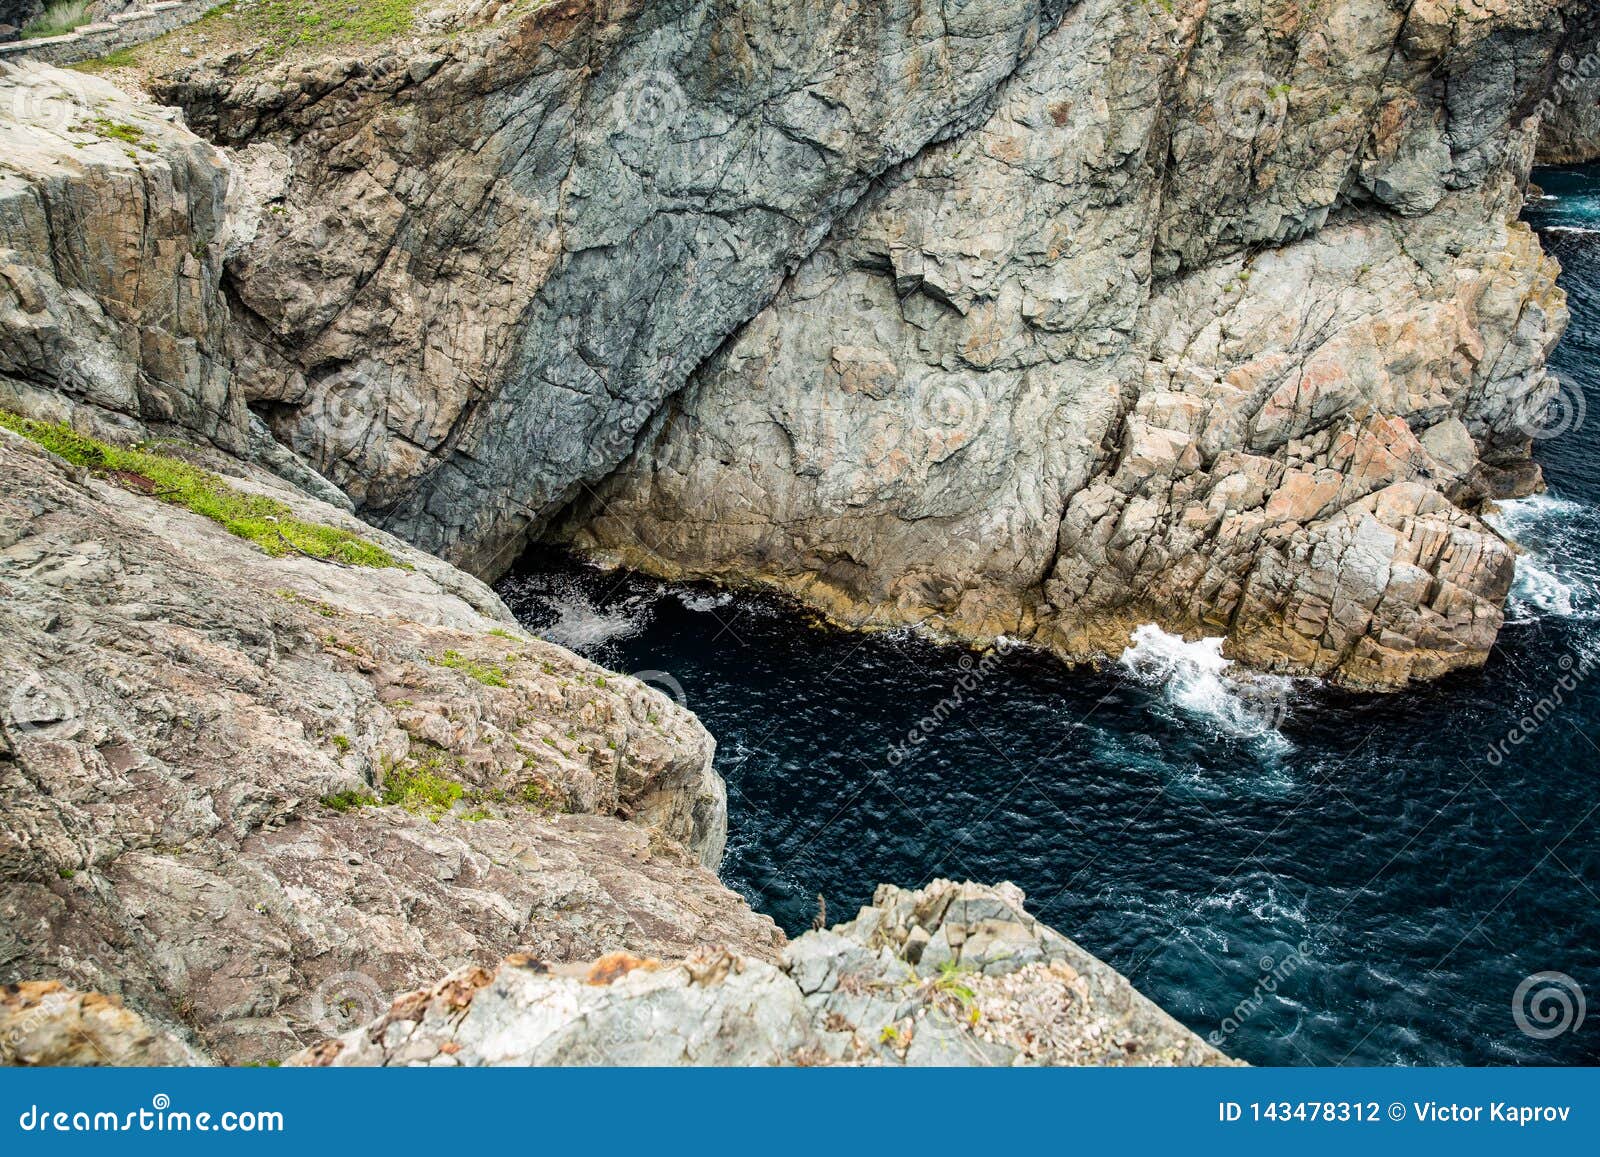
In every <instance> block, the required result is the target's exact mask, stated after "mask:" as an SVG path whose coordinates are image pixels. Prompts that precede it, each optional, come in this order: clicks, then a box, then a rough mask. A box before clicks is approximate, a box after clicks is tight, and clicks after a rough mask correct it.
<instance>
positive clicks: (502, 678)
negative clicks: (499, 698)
mask: <svg viewBox="0 0 1600 1157" xmlns="http://www.w3.org/2000/svg"><path fill="white" fill-rule="evenodd" d="M433 662H435V663H437V664H438V665H439V666H441V667H449V668H450V669H451V670H452V671H460V672H461V673H462V674H463V675H465V676H467V677H468V678H469V679H476V680H477V681H478V682H480V683H482V684H483V685H484V686H486V687H509V686H510V685H511V682H510V674H511V673H510V672H509V671H507V670H506V669H505V668H504V667H502V666H500V665H499V664H498V663H480V662H478V661H477V660H476V659H469V658H467V657H466V656H465V655H463V654H462V653H461V652H460V651H446V652H445V653H444V654H443V655H441V656H439V658H437V659H435V660H433Z"/></svg>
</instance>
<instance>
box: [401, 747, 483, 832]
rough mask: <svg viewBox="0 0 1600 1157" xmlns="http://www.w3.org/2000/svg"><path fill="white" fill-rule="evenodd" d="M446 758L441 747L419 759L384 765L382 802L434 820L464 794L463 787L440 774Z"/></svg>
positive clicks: (439, 817)
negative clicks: (418, 760) (385, 767)
mask: <svg viewBox="0 0 1600 1157" xmlns="http://www.w3.org/2000/svg"><path fill="white" fill-rule="evenodd" d="M446 761H447V757H446V755H445V753H444V752H443V751H435V752H434V753H433V754H432V755H429V756H428V757H427V758H426V759H424V760H422V761H421V762H419V763H410V762H407V763H398V764H395V765H394V766H393V767H390V768H388V769H387V770H386V771H385V772H384V775H383V802H384V803H385V804H388V805H389V806H390V807H403V808H405V809H406V811H408V812H411V813H412V814H413V815H425V816H427V817H428V818H429V819H431V820H433V821H434V822H435V823H437V822H438V821H439V820H440V819H441V818H442V817H443V816H444V815H445V813H446V812H448V811H449V810H450V809H451V808H453V807H455V806H456V803H457V802H458V801H459V800H460V799H461V797H462V796H464V795H466V788H464V787H462V786H461V784H459V783H457V782H456V781H455V780H453V779H451V778H450V777H449V776H447V775H443V774H441V773H442V772H443V770H444V767H445V765H446Z"/></svg>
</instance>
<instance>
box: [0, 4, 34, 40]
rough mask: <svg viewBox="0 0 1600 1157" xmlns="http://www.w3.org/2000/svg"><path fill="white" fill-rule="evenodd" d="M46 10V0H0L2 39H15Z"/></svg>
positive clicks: (0, 38)
mask: <svg viewBox="0 0 1600 1157" xmlns="http://www.w3.org/2000/svg"><path fill="white" fill-rule="evenodd" d="M43 11H44V0H0V40H15V39H17V38H18V37H19V36H20V35H21V34H22V30H23V28H24V27H26V26H27V23H28V21H30V20H32V19H34V18H35V17H37V16H38V15H39V14H40V13H41V12H43Z"/></svg>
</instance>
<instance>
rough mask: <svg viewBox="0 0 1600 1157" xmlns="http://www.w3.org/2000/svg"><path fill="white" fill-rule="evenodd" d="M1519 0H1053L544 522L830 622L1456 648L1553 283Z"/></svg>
mask: <svg viewBox="0 0 1600 1157" xmlns="http://www.w3.org/2000/svg"><path fill="white" fill-rule="evenodd" d="M1557 16H1558V13H1557V6H1556V5H1552V4H1538V3H1534V4H1526V3H1522V4H1519V3H1510V4H1498V5H1492V6H1480V7H1479V8H1475V9H1473V10H1472V11H1471V12H1470V13H1463V12H1456V11H1455V10H1453V9H1450V8H1448V7H1445V6H1436V5H1432V4H1426V3H1424V4H1416V5H1391V4H1388V3H1385V2H1383V0H1348V2H1345V3H1341V4H1337V5H1333V6H1323V7H1320V8H1315V9H1313V8H1311V7H1307V6H1303V5H1297V4H1291V3H1277V2H1269V3H1254V2H1245V0H1239V2H1233V0H1223V2H1212V3H1209V4H1199V3H1190V4H1183V3H1179V4H1176V5H1150V4H1146V5H1127V4H1122V3H1119V2H1116V0H1085V2H1084V3H1081V4H1079V5H1078V6H1076V7H1075V8H1074V9H1072V10H1071V11H1070V12H1069V13H1068V15H1067V16H1066V18H1065V19H1064V20H1063V22H1062V24H1061V26H1060V27H1058V28H1057V29H1055V30H1054V31H1053V32H1050V33H1048V34H1046V35H1044V36H1043V37H1042V38H1041V40H1040V43H1039V46H1038V48H1037V49H1036V50H1035V51H1034V53H1033V54H1032V55H1031V56H1030V58H1029V59H1028V61H1027V62H1026V63H1025V64H1024V65H1022V67H1021V68H1020V69H1019V70H1018V72H1017V73H1016V74H1015V76H1013V77H1012V78H1011V79H1010V80H1009V81H1008V82H1007V83H1006V84H1005V85H1004V86H1003V87H1002V90H1001V92H1000V94H999V99H998V104H997V107H996V109H995V111H994V113H993V115H992V116H991V118H990V119H989V120H988V121H987V123H985V124H984V125H983V126H981V127H979V128H977V129H975V130H974V131H973V132H971V133H969V134H967V135H965V136H963V137H961V138H960V139H957V140H952V141H949V142H947V143H943V144H939V145H936V146H934V147H933V148H930V149H929V150H927V151H926V152H925V153H924V154H923V155H921V156H920V157H919V158H918V159H917V160H916V161H914V162H912V163H910V164H908V165H906V166H904V167H903V168H902V169H900V170H899V171H897V172H896V173H894V174H893V175H892V176H891V177H890V178H889V179H886V180H885V181H884V182H882V183H881V184H880V185H879V186H878V187H877V188H875V189H874V190H873V192H872V193H871V194H869V195H868V196H867V197H865V198H864V199H863V200H862V202H861V203H860V204H859V205H858V206H856V207H855V209H853V210H852V212H851V213H850V214H849V215H848V216H847V217H846V218H845V219H844V220H843V221H842V222H841V223H840V224H839V226H838V227H837V228H836V229H835V231H834V233H833V235H832V236H831V237H830V238H829V239H828V240H827V242H825V243H824V244H823V245H822V246H821V247H820V248H819V250H818V251H817V252H816V253H815V254H813V255H812V256H811V257H810V258H809V259H808V260H807V261H806V263H805V264H804V265H803V266H802V267H801V268H800V269H799V270H798V271H797V272H796V273H795V275H794V276H793V277H792V278H791V279H790V280H789V282H788V283H787V284H786V285H785V287H784V289H783V291H782V292H781V293H780V294H779V296H778V298H777V300H776V301H775V302H774V303H773V304H772V305H771V306H769V307H768V308H767V309H766V310H765V311H764V312H763V313H762V314H761V315H759V316H758V317H757V318H756V319H754V320H753V321H751V322H750V323H749V324H747V325H746V326H745V327H744V328H743V329H742V330H741V331H740V332H739V334H738V335H737V336H736V337H735V338H734V339H733V340H731V341H730V342H729V343H728V344H727V345H726V346H724V347H723V349H721V350H720V351H719V352H718V353H717V354H716V355H715V356H714V357H713V358H712V359H711V360H710V361H709V362H708V363H707V364H706V365H705V366H704V367H702V368H701V369H700V370H699V371H698V372H697V373H696V375H695V377H694V379H693V380H692V383H691V385H690V387H689V388H688V389H687V390H686V391H685V392H683V393H682V394H681V395H679V396H678V397H676V398H675V399H674V400H673V401H672V402H671V403H670V404H669V406H668V407H667V409H666V412H665V413H664V414H663V415H661V416H660V417H659V418H658V419H657V420H656V421H655V423H654V424H653V426H652V427H651V429H650V430H649V432H648V435H647V438H646V439H645V441H644V443H643V445H642V446H641V448H640V450H639V451H638V453H637V454H636V455H635V456H634V457H633V458H632V459H631V460H630V462H629V463H628V464H627V465H625V466H624V467H623V469H622V470H621V471H620V472H619V473H618V475H617V476H615V477H614V478H613V479H612V480H611V481H610V482H609V483H608V484H607V485H606V486H604V487H602V488H600V489H599V490H598V492H597V493H596V494H595V495H594V496H593V498H592V499H590V500H589V501H586V502H581V503H579V504H578V506H577V508H576V509H575V511H574V512H573V514H572V516H571V518H570V520H569V523H568V533H570V534H571V535H572V536H573V537H574V538H575V540H576V541H577V543H578V544H579V545H580V546H583V547H585V548H587V549H589V550H591V551H596V552H598V553H600V554H602V555H603V556H607V557H612V558H616V559H618V560H620V561H624V562H627V563H630V564H632V565H635V566H639V567H642V568H644V569H647V570H652V571H656V572H658V573H665V574H671V575H701V576H712V577H716V578H722V579H726V580H730V581H748V580H751V579H754V580H757V581H763V582H767V583H771V584H775V585H778V586H781V587H783V588H785V589H787V590H790V591H792V592H795V593H797V594H799V595H800V596H801V597H803V598H805V599H806V600H808V601H810V602H812V603H814V604H816V605H819V606H822V607H823V608H825V609H826V610H828V611H829V612H830V613H831V614H833V615H834V616H835V617H836V618H839V619H841V620H844V621H847V622H853V623H899V622H921V623H926V624H929V625H932V626H936V627H939V628H942V629H944V630H946V631H948V632H952V633H955V634H958V635H961V636H965V637H969V638H975V639H979V640H984V639H991V638H993V637H995V636H997V635H1000V634H1005V635H1010V636H1020V637H1023V638H1026V639H1029V640H1032V641H1034V642H1037V643H1041V644H1044V645H1046V646H1049V647H1050V648H1051V649H1053V650H1055V651H1056V652H1057V653H1060V654H1062V655H1065V656H1068V657H1072V658H1084V657H1089V656H1092V655H1094V654H1096V653H1103V652H1110V653H1112V654H1116V653H1117V652H1118V651H1120V650H1121V649H1122V648H1123V647H1124V646H1126V645H1127V643H1128V640H1129V637H1130V635H1131V632H1132V630H1133V628H1134V627H1135V626H1137V625H1138V624H1139V623H1141V622H1150V621H1154V622H1157V623H1159V624H1161V625H1162V626H1163V627H1165V628H1166V629H1168V630H1172V631H1180V632H1188V633H1191V634H1195V633H1205V634H1211V635H1227V636H1228V637H1229V647H1230V651H1231V653H1233V654H1234V655H1236V656H1237V657H1239V658H1242V659H1245V660H1246V661H1248V662H1250V663H1251V664H1253V665H1256V666H1259V667H1264V668H1269V669H1274V670H1281V671H1288V672H1294V673H1310V674H1317V675H1327V676H1330V677H1332V678H1334V679H1336V680H1338V681H1341V682H1344V683H1346V684H1349V685H1353V686H1360V687H1392V686H1396V685H1401V684H1404V683H1405V682H1406V681H1408V680H1409V679H1416V678H1429V677H1433V676H1437V675H1439V674H1442V673H1443V672H1445V671H1448V670H1451V669H1454V668H1457V667H1462V666H1473V665H1477V664H1480V663H1481V662H1482V661H1483V660H1484V658H1485V657H1486V655H1487V653H1488V650H1489V648H1490V646H1491V645H1492V643H1493V641H1494V639H1495V636H1496V633H1497V631H1498V629H1499V626H1500V623H1501V604H1502V602H1503V599H1504V596H1505V594H1506V592H1507V590H1508V588H1509V584H1510V582H1511V578H1512V550H1511V548H1509V547H1508V546H1507V544H1506V543H1504V542H1503V541H1502V540H1501V539H1500V537H1499V536H1498V535H1497V534H1496V533H1495V532H1494V531H1493V530H1491V529H1490V528H1488V527H1487V526H1486V525H1484V524H1483V523H1482V522H1481V521H1480V520H1479V519H1478V517H1477V516H1476V515H1477V511H1478V509H1479V507H1480V505H1481V503H1482V502H1483V501H1484V500H1485V499H1486V498H1487V497H1489V496H1492V495H1496V494H1505V493H1515V492H1522V491H1525V490H1526V489H1527V488H1529V487H1531V486H1533V485H1536V484H1537V474H1536V471H1535V470H1533V469H1532V468H1531V467H1529V466H1528V465H1527V464H1526V461H1525V460H1526V454H1527V448H1528V445H1529V441H1530V434H1536V433H1539V432H1540V430H1539V429H1538V426H1537V422H1538V420H1539V417H1540V415H1541V412H1542V410H1543V406H1544V403H1545V400H1546V399H1547V398H1548V397H1549V396H1550V395H1551V394H1552V393H1553V392H1554V390H1555V389H1556V383H1555V381H1554V379H1553V378H1550V377H1549V376H1548V375H1547V374H1546V373H1545V370H1544V359H1545V356H1546V355H1547V354H1548V352H1549V351H1550V349H1551V348H1552V347H1553V346H1554V343H1555V342H1556V340H1557V339H1558V338H1559V336H1560V334H1561V332H1562V329H1563V327H1564V325H1565V321H1566V312H1565V304H1564V298H1563V295H1562V294H1561V291H1560V290H1559V289H1557V288H1556V286H1555V282H1554V278H1555V274H1556V272H1557V270H1556V268H1555V265H1554V263H1553V262H1551V261H1549V260H1547V259H1546V258H1544V257H1543V255H1542V254H1541V252H1540V250H1539V246H1538V243H1537V241H1536V239H1535V238H1534V237H1533V236H1532V234H1531V233H1530V232H1529V231H1528V230H1527V229H1526V228H1525V227H1523V226H1522V225H1520V224H1517V223H1515V215H1516V213H1517V210H1518V208H1519V207H1520V203H1521V201H1520V191H1519V190H1520V182H1521V180H1522V179H1523V178H1524V177H1525V174H1526V170H1527V166H1528V165H1529V163H1530V162H1531V152H1532V134H1533V132H1534V131H1535V129H1536V124H1537V122H1536V121H1528V122H1523V121H1520V120H1519V119H1518V110H1519V109H1520V108H1522V106H1523V105H1524V104H1525V103H1527V102H1528V101H1529V98H1530V97H1531V96H1532V95H1534V94H1535V89H1534V85H1535V84H1536V83H1537V82H1536V80H1535V79H1534V78H1536V77H1537V76H1538V74H1539V72H1540V70H1541V68H1542V64H1543V62H1544V61H1545V60H1546V59H1548V58H1549V57H1550V56H1551V54H1553V53H1554V52H1555V50H1556V48H1557V46H1558V45H1559V43H1560V40H1561V34H1562V32H1561V23H1560V21H1559V19H1557Z"/></svg>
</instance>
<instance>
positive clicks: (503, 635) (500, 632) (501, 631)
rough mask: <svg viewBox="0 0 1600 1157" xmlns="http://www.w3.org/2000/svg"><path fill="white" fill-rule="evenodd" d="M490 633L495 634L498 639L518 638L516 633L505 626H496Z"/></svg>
mask: <svg viewBox="0 0 1600 1157" xmlns="http://www.w3.org/2000/svg"><path fill="white" fill-rule="evenodd" d="M489 634H491V635H493V636H494V637H495V638H496V639H515V638H516V636H515V635H513V634H512V633H511V632H510V631H508V630H506V629H505V628H504V627H496V628H494V630H492V631H490V632H489Z"/></svg>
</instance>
